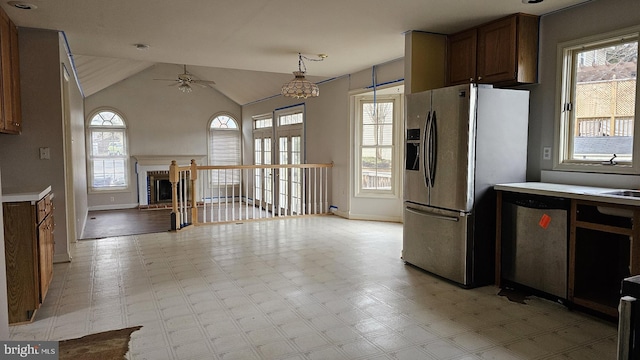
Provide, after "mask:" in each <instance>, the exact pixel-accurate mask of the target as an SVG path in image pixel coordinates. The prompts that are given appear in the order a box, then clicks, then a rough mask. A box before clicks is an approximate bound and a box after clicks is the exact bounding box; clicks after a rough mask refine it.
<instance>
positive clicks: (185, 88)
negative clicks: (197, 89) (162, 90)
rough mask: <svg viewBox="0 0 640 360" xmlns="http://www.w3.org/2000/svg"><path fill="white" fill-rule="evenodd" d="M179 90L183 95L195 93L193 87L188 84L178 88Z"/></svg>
mask: <svg viewBox="0 0 640 360" xmlns="http://www.w3.org/2000/svg"><path fill="white" fill-rule="evenodd" d="M178 90H180V91H182V92H183V93H190V92H192V91H193V89H192V88H191V86H190V85H189V84H187V83H182V84H180V86H178Z"/></svg>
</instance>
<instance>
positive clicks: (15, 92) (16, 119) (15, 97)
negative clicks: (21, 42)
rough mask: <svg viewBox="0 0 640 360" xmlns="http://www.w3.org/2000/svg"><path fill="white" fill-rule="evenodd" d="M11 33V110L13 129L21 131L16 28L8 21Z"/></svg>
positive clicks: (18, 57) (18, 56)
mask: <svg viewBox="0 0 640 360" xmlns="http://www.w3.org/2000/svg"><path fill="white" fill-rule="evenodd" d="M9 30H10V35H11V46H10V47H11V99H12V108H11V109H12V110H13V111H12V112H13V120H12V121H13V126H12V128H13V130H14V131H15V132H17V133H20V132H21V131H22V101H21V97H20V55H19V49H18V28H17V27H16V25H15V24H14V23H13V22H12V21H9Z"/></svg>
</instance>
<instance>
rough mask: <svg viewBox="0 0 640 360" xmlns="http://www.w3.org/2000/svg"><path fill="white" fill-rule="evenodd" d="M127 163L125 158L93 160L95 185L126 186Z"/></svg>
mask: <svg viewBox="0 0 640 360" xmlns="http://www.w3.org/2000/svg"><path fill="white" fill-rule="evenodd" d="M125 163H126V162H125V160H124V159H96V160H93V161H92V164H93V174H94V175H93V187H122V186H126V184H127V177H126V171H125Z"/></svg>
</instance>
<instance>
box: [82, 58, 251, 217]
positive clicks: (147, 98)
mask: <svg viewBox="0 0 640 360" xmlns="http://www.w3.org/2000/svg"><path fill="white" fill-rule="evenodd" d="M182 71H183V69H182V66H180V65H172V64H158V65H154V66H152V67H150V68H148V69H146V70H144V71H142V72H140V73H138V74H136V75H134V76H132V77H130V78H128V79H126V80H123V81H121V82H119V83H117V84H114V85H112V86H110V87H108V88H106V89H104V90H102V91H100V92H97V93H95V94H93V95H91V96H89V97H87V98H86V99H85V117H87V116H89V115H90V114H91V113H92V112H93V111H95V110H96V109H99V108H104V107H111V108H114V109H116V110H118V111H119V112H121V113H122V115H123V116H124V118H125V120H126V121H127V129H128V136H129V138H128V143H129V154H130V155H207V151H208V150H207V129H208V128H207V126H208V124H209V120H210V119H211V117H212V116H214V115H215V114H217V113H220V112H226V113H230V114H232V115H233V116H235V117H236V119H237V120H240V116H241V108H240V106H239V105H238V104H236V103H235V102H233V101H231V100H230V99H229V98H227V97H226V96H224V95H222V94H221V93H219V92H218V91H217V90H215V89H205V88H201V87H199V86H195V87H194V89H193V92H191V93H182V92H181V91H179V90H178V89H177V87H175V86H168V83H167V82H164V81H155V80H153V79H173V78H175V77H176V76H177V75H178V74H179V73H181V72H182ZM130 161H131V171H130V177H131V178H130V179H131V182H130V187H129V189H128V190H127V191H121V192H115V193H112V192H109V193H105V194H89V195H88V203H89V207H90V209H100V208H126V207H133V206H137V205H138V192H137V182H136V181H137V179H136V173H135V159H134V158H131V160H130ZM169 165H170V164H167V170H168V169H169ZM111 197H113V198H114V201H111Z"/></svg>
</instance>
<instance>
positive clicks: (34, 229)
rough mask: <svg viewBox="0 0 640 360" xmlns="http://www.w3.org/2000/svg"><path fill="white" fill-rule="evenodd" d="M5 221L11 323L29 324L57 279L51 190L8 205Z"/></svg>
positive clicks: (4, 216)
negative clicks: (35, 197)
mask: <svg viewBox="0 0 640 360" xmlns="http://www.w3.org/2000/svg"><path fill="white" fill-rule="evenodd" d="M48 189H50V188H48ZM10 198H11V197H10V196H9V199H10ZM3 220H4V241H5V262H6V270H7V298H8V303H9V323H10V324H19V323H24V322H29V321H31V320H33V316H34V314H35V312H36V310H37V309H38V308H39V307H40V304H42V302H43V301H44V298H45V296H46V295H47V290H48V289H49V284H50V283H51V279H52V278H53V251H54V249H53V247H54V237H53V231H54V227H55V226H54V220H53V203H52V194H51V193H50V190H48V191H45V192H44V194H43V193H41V194H39V195H38V197H37V199H34V200H25V201H7V202H4V203H3Z"/></svg>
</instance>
